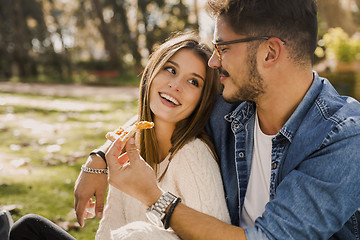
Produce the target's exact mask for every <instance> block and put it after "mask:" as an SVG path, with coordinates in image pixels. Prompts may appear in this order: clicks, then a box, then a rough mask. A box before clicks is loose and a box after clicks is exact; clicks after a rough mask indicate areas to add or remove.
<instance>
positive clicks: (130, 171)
mask: <svg viewBox="0 0 360 240" xmlns="http://www.w3.org/2000/svg"><path fill="white" fill-rule="evenodd" d="M123 147H124V142H121V141H120V139H117V140H116V141H115V142H114V143H113V145H112V146H111V147H110V149H109V151H108V152H107V153H106V159H107V161H108V166H109V183H110V184H111V185H113V186H114V187H116V188H118V189H119V190H121V191H123V192H125V193H126V194H128V195H130V196H132V197H134V198H136V199H138V200H139V201H141V202H142V203H143V204H144V205H145V206H147V207H149V206H150V205H152V204H153V203H155V202H156V201H157V199H158V198H159V197H160V196H161V194H162V193H163V191H162V190H161V189H160V188H159V187H158V186H157V180H156V176H155V173H154V170H153V169H152V168H151V167H150V166H149V165H148V164H147V163H146V162H145V161H144V160H143V159H142V158H141V156H140V154H139V151H138V150H137V148H136V145H135V141H134V139H133V138H131V139H130V140H129V142H128V143H127V144H126V153H124V154H122V155H121V156H120V153H121V150H122V149H123Z"/></svg>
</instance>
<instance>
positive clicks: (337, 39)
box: [323, 28, 360, 62]
mask: <svg viewBox="0 0 360 240" xmlns="http://www.w3.org/2000/svg"><path fill="white" fill-rule="evenodd" d="M323 42H324V47H325V48H326V54H327V56H328V57H330V58H331V57H335V58H336V59H337V60H338V61H342V62H352V61H355V60H360V38H359V37H357V38H356V37H355V35H354V36H353V37H351V38H350V37H349V35H348V34H347V33H346V32H344V30H343V29H342V28H331V29H329V31H328V32H327V33H326V34H324V36H323Z"/></svg>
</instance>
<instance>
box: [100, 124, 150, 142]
mask: <svg viewBox="0 0 360 240" xmlns="http://www.w3.org/2000/svg"><path fill="white" fill-rule="evenodd" d="M153 126H154V123H153V122H148V121H140V122H136V123H135V124H133V125H131V126H129V127H126V128H122V127H119V128H118V129H116V130H115V131H113V132H108V133H107V134H106V136H105V137H106V138H107V139H109V140H110V141H112V142H114V141H115V140H116V139H118V138H121V141H122V142H126V141H128V140H129V139H130V138H131V137H132V136H134V134H135V133H136V130H140V129H149V128H152V127H153Z"/></svg>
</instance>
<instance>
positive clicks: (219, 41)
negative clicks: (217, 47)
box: [214, 38, 224, 43]
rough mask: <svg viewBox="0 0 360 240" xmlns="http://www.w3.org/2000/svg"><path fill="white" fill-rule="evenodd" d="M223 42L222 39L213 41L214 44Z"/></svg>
mask: <svg viewBox="0 0 360 240" xmlns="http://www.w3.org/2000/svg"><path fill="white" fill-rule="evenodd" d="M223 41H224V40H222V38H217V39H215V40H214V42H216V43H221V42H223Z"/></svg>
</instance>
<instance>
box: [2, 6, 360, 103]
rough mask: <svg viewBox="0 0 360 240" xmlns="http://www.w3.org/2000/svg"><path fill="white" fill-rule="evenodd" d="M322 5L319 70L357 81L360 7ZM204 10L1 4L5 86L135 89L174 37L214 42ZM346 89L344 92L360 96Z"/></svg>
mask: <svg viewBox="0 0 360 240" xmlns="http://www.w3.org/2000/svg"><path fill="white" fill-rule="evenodd" d="M318 5H319V48H318V49H317V51H316V56H317V58H316V65H319V64H320V65H319V66H315V68H316V70H318V71H319V72H321V73H323V72H325V73H326V75H328V76H329V77H330V78H333V79H337V78H336V77H333V76H332V75H333V74H336V73H340V72H341V73H343V72H346V74H345V75H346V77H343V74H340V76H339V78H340V79H341V80H342V81H354V80H353V79H354V78H356V76H355V75H354V73H355V72H358V71H359V69H360V67H359V59H360V56H359V52H360V43H359V41H360V36H359V35H360V33H359V27H360V12H359V8H360V7H359V5H360V0H319V1H318ZM205 8H206V0H168V1H165V0H153V1H150V0H138V1H130V0H77V1H71V0H42V1H40V0H1V1H0V81H12V82H18V81H20V82H58V83H84V84H101V85H124V84H134V85H136V84H137V80H136V76H138V74H139V73H140V72H141V71H142V69H143V66H144V65H145V64H146V61H147V59H148V56H149V54H151V52H152V50H153V48H154V47H155V46H156V45H158V44H159V43H161V42H163V41H164V40H165V39H166V38H168V37H169V35H170V34H171V33H173V32H176V31H179V30H184V29H193V30H195V31H199V32H200V35H201V37H202V38H203V39H204V40H205V41H208V42H209V43H210V40H211V38H212V30H213V21H212V19H211V18H209V17H208V15H207V13H206V10H205ZM350 79H352V80H350ZM352 84H353V85H354V86H353V87H354V89H356V84H355V83H352ZM339 88H340V87H339ZM345 88H346V89H345ZM348 88H349V87H341V89H340V90H341V91H347V92H346V93H347V94H350V95H354V94H355V97H359V92H358V91H355V92H354V89H352V90H351V89H348Z"/></svg>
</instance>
